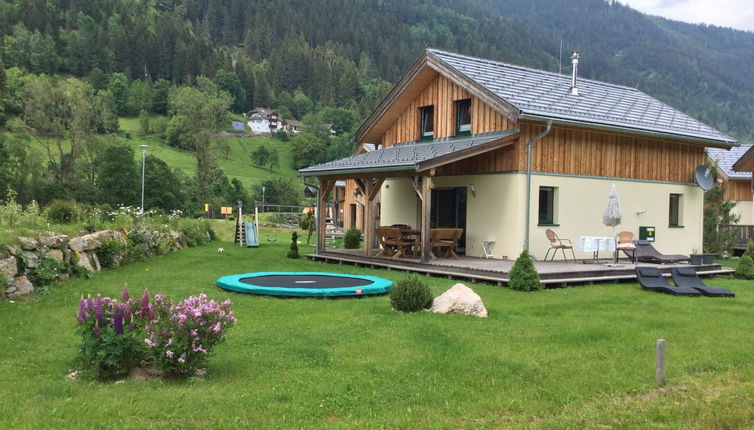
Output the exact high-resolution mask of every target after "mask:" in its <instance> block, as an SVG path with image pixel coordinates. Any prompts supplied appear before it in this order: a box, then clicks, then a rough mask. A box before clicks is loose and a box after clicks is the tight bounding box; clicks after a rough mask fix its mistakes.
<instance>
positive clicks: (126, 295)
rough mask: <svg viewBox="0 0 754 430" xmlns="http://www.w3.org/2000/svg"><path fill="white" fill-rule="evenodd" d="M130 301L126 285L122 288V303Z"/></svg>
mask: <svg viewBox="0 0 754 430" xmlns="http://www.w3.org/2000/svg"><path fill="white" fill-rule="evenodd" d="M129 300H131V296H130V295H129V294H128V284H126V285H124V286H123V301H124V302H128V301H129Z"/></svg>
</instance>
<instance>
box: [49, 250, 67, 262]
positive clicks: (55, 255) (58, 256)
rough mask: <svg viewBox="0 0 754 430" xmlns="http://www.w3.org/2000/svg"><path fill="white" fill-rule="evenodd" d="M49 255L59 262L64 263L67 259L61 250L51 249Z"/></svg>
mask: <svg viewBox="0 0 754 430" xmlns="http://www.w3.org/2000/svg"><path fill="white" fill-rule="evenodd" d="M47 255H49V256H50V257H51V258H54V259H55V260H58V261H63V259H64V258H65V254H63V251H61V250H59V249H51V250H49V251H47Z"/></svg>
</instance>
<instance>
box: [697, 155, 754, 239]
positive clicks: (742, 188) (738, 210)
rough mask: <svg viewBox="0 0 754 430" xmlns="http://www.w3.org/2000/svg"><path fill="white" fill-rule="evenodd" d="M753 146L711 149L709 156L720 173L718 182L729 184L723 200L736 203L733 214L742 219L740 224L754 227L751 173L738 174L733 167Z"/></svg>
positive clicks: (753, 198) (753, 195) (753, 196)
mask: <svg viewBox="0 0 754 430" xmlns="http://www.w3.org/2000/svg"><path fill="white" fill-rule="evenodd" d="M751 148H752V145H741V146H739V147H735V148H732V149H731V150H730V151H726V150H724V149H719V148H709V149H708V150H707V156H708V157H709V159H710V161H711V162H713V163H715V166H716V167H717V171H718V180H722V181H723V182H725V183H726V184H727V187H726V189H725V195H724V196H723V199H725V200H731V201H735V202H736V206H735V207H734V208H733V213H735V214H736V215H738V216H739V217H740V218H739V220H738V224H748V225H754V193H752V185H753V184H752V175H751V172H737V171H735V170H734V169H733V165H734V164H735V163H736V161H738V160H739V159H740V158H741V157H742V156H743V155H744V154H745V153H746V152H748V151H749V150H751Z"/></svg>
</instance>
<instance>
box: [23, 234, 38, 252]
mask: <svg viewBox="0 0 754 430" xmlns="http://www.w3.org/2000/svg"><path fill="white" fill-rule="evenodd" d="M18 241H19V242H21V249H23V250H24V251H33V250H35V249H37V248H39V242H37V240H36V239H34V238H33V237H24V236H18Z"/></svg>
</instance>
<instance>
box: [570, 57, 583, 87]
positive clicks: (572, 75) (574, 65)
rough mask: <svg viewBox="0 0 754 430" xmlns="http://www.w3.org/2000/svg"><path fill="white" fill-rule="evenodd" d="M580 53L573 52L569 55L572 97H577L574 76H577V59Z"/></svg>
mask: <svg viewBox="0 0 754 430" xmlns="http://www.w3.org/2000/svg"><path fill="white" fill-rule="evenodd" d="M580 56H581V52H579V51H573V53H572V54H571V64H572V65H573V72H572V74H571V94H573V95H574V96H577V95H579V89H578V88H576V76H577V75H578V74H579V57H580Z"/></svg>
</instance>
